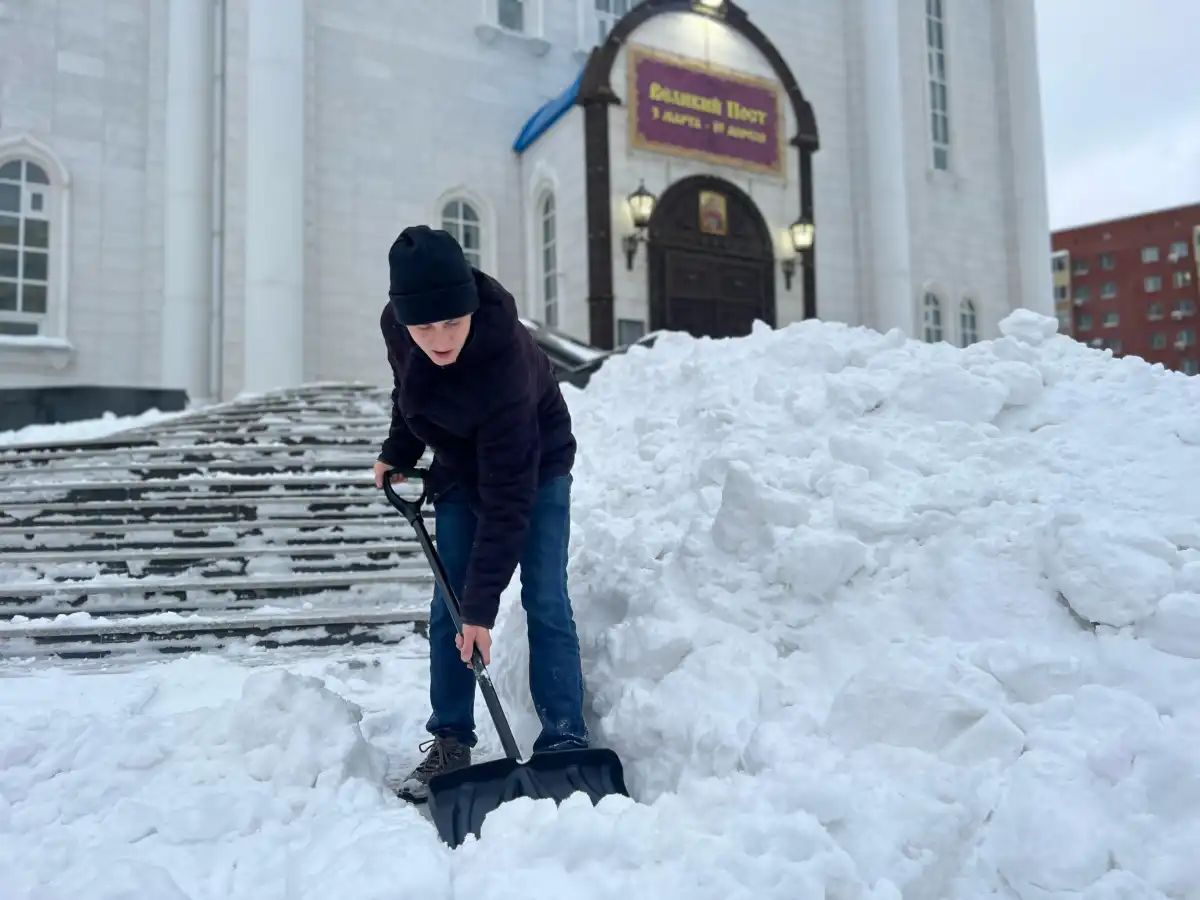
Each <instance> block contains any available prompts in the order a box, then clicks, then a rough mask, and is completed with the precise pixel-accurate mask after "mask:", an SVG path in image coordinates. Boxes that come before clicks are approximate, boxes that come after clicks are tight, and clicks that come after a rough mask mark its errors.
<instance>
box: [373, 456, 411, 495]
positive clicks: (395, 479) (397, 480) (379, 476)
mask: <svg viewBox="0 0 1200 900" xmlns="http://www.w3.org/2000/svg"><path fill="white" fill-rule="evenodd" d="M390 468H391V466H389V465H388V464H387V463H385V462H384V461H383V460H377V461H376V462H375V487H377V488H381V487H383V473H384V472H386V471H387V470H388V469H390ZM405 481H408V479H407V478H405V477H404V476H403V475H401V474H400V473H399V472H397V473H396V474H395V475H393V476H392V484H402V483H404V482H405Z"/></svg>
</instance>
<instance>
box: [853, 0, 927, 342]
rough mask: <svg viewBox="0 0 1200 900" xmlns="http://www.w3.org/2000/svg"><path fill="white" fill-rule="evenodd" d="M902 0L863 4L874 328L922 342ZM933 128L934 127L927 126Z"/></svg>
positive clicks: (863, 1) (868, 0)
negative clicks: (912, 239) (912, 243)
mask: <svg viewBox="0 0 1200 900" xmlns="http://www.w3.org/2000/svg"><path fill="white" fill-rule="evenodd" d="M899 6H900V0H861V4H860V9H861V12H860V15H861V16H862V23H863V63H864V96H865V101H866V109H865V113H866V115H865V128H866V138H867V187H868V190H869V196H870V232H869V233H870V240H871V274H872V278H871V282H870V284H869V288H868V292H867V293H868V296H869V298H870V302H869V304H868V310H869V312H870V314H871V315H872V317H873V321H871V322H870V323H869V324H870V325H871V326H872V327H874V328H876V329H878V330H879V331H887V330H889V329H891V328H900V329H901V330H903V331H904V332H905V333H906V334H907V335H908V336H909V337H915V338H919V337H920V329H921V322H920V320H919V319H918V317H917V304H916V300H915V298H914V295H913V281H912V255H911V253H910V248H909V240H908V234H909V221H908V174H907V172H906V170H905V156H904V99H903V94H902V90H901V77H900V76H901V65H900V9H899ZM926 127H928V126H926Z"/></svg>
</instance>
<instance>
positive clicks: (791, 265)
mask: <svg viewBox="0 0 1200 900" xmlns="http://www.w3.org/2000/svg"><path fill="white" fill-rule="evenodd" d="M779 268H781V269H783V286H784V288H785V289H786V290H789V291H790V290H791V289H792V279H793V278H795V277H796V257H794V256H788V257H785V258H784V259H782V260H780V262H779Z"/></svg>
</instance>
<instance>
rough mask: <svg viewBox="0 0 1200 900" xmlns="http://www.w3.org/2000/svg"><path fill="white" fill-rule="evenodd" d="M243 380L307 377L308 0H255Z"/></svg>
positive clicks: (290, 381)
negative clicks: (306, 126) (305, 223)
mask: <svg viewBox="0 0 1200 900" xmlns="http://www.w3.org/2000/svg"><path fill="white" fill-rule="evenodd" d="M247 9H248V14H249V23H248V26H249V27H248V36H247V60H246V64H247V71H246V95H247V96H246V116H247V122H246V224H245V229H246V286H245V299H244V301H243V345H242V352H243V373H244V375H243V384H242V389H243V390H246V391H251V392H261V391H270V390H274V389H276V388H287V387H295V386H297V385H299V384H301V383H302V381H303V379H304V256H305V253H304V94H305V82H306V72H305V66H304V56H305V54H304V46H305V36H304V0H248V2H247Z"/></svg>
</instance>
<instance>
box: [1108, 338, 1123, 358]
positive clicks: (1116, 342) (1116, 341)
mask: <svg viewBox="0 0 1200 900" xmlns="http://www.w3.org/2000/svg"><path fill="white" fill-rule="evenodd" d="M1104 349H1105V350H1111V351H1112V352H1113V353H1114V354H1116V353H1120V352H1121V339H1120V338H1105V339H1104Z"/></svg>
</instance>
